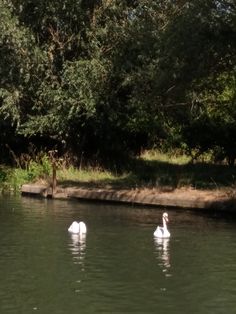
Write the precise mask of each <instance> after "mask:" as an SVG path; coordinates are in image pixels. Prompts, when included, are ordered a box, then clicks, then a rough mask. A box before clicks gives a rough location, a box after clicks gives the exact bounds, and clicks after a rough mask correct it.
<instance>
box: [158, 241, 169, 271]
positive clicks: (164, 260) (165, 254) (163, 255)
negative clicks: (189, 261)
mask: <svg viewBox="0 0 236 314" xmlns="http://www.w3.org/2000/svg"><path fill="white" fill-rule="evenodd" d="M169 241H170V239H169V238H156V237H154V242H155V246H156V250H157V253H158V257H157V258H158V260H159V261H160V263H159V265H160V266H162V267H163V272H166V273H167V272H168V271H169V270H170V266H171V265H170V249H169Z"/></svg>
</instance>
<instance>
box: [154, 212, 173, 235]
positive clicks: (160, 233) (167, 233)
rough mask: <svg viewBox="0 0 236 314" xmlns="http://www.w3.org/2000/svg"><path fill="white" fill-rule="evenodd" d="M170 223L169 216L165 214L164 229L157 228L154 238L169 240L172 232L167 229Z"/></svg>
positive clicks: (163, 216)
mask: <svg viewBox="0 0 236 314" xmlns="http://www.w3.org/2000/svg"><path fill="white" fill-rule="evenodd" d="M168 221H169V220H168V214H167V213H164V214H163V215H162V222H163V227H160V226H157V228H156V230H155V231H154V237H157V238H169V237H170V232H169V231H168V229H167V222H168Z"/></svg>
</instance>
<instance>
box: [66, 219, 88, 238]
mask: <svg viewBox="0 0 236 314" xmlns="http://www.w3.org/2000/svg"><path fill="white" fill-rule="evenodd" d="M68 231H69V232H71V233H77V234H80V235H82V234H85V233H86V232H87V227H86V225H85V223H84V222H83V221H80V222H77V221H73V222H72V224H71V225H70V227H69V228H68Z"/></svg>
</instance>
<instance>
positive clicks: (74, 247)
mask: <svg viewBox="0 0 236 314" xmlns="http://www.w3.org/2000/svg"><path fill="white" fill-rule="evenodd" d="M70 237H71V242H70V243H69V249H70V251H71V253H72V256H73V262H74V264H79V265H81V266H82V269H81V270H84V268H83V267H84V263H83V262H84V258H85V251H86V234H85V233H84V234H79V233H71V234H70Z"/></svg>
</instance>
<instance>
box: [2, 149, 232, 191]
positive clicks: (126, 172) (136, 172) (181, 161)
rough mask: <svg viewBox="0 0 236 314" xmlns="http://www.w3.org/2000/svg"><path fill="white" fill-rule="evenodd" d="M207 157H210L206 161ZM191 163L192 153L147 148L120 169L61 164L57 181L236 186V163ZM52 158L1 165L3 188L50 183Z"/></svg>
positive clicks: (103, 185)
mask: <svg viewBox="0 0 236 314" xmlns="http://www.w3.org/2000/svg"><path fill="white" fill-rule="evenodd" d="M205 160H207V161H205ZM205 160H203V161H201V162H200V161H199V162H196V163H194V164H193V163H190V159H189V157H187V156H185V155H180V154H177V153H172V154H163V153H160V152H158V151H151V152H150V151H149V152H145V153H144V154H143V155H142V156H141V157H139V158H136V159H133V160H132V161H129V162H127V164H126V165H123V170H122V171H121V172H119V173H117V172H115V171H111V170H107V169H103V168H98V167H96V168H92V167H87V168H83V169H81V170H80V169H77V168H75V167H72V166H69V167H65V166H61V167H59V169H58V170H57V180H58V184H59V185H61V186H64V187H68V186H78V187H86V188H92V187H97V188H114V189H121V188H123V189H125V188H166V187H168V188H170V189H176V188H181V187H192V188H196V189H220V188H231V189H232V188H234V187H235V186H236V167H229V166H228V165H225V164H221V165H220V164H219V165H217V164H213V163H210V162H209V161H208V160H209V158H206V159H205ZM51 168H52V167H51V165H50V162H49V159H48V158H46V157H44V159H43V160H40V161H37V162H36V161H31V162H30V164H29V165H28V167H27V170H26V169H22V168H7V167H3V166H2V167H0V188H1V189H2V190H14V191H19V189H20V187H21V185H22V184H24V183H29V182H35V181H39V180H40V181H41V182H42V180H43V181H44V182H47V183H48V184H50V181H51V176H52V169H51Z"/></svg>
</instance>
